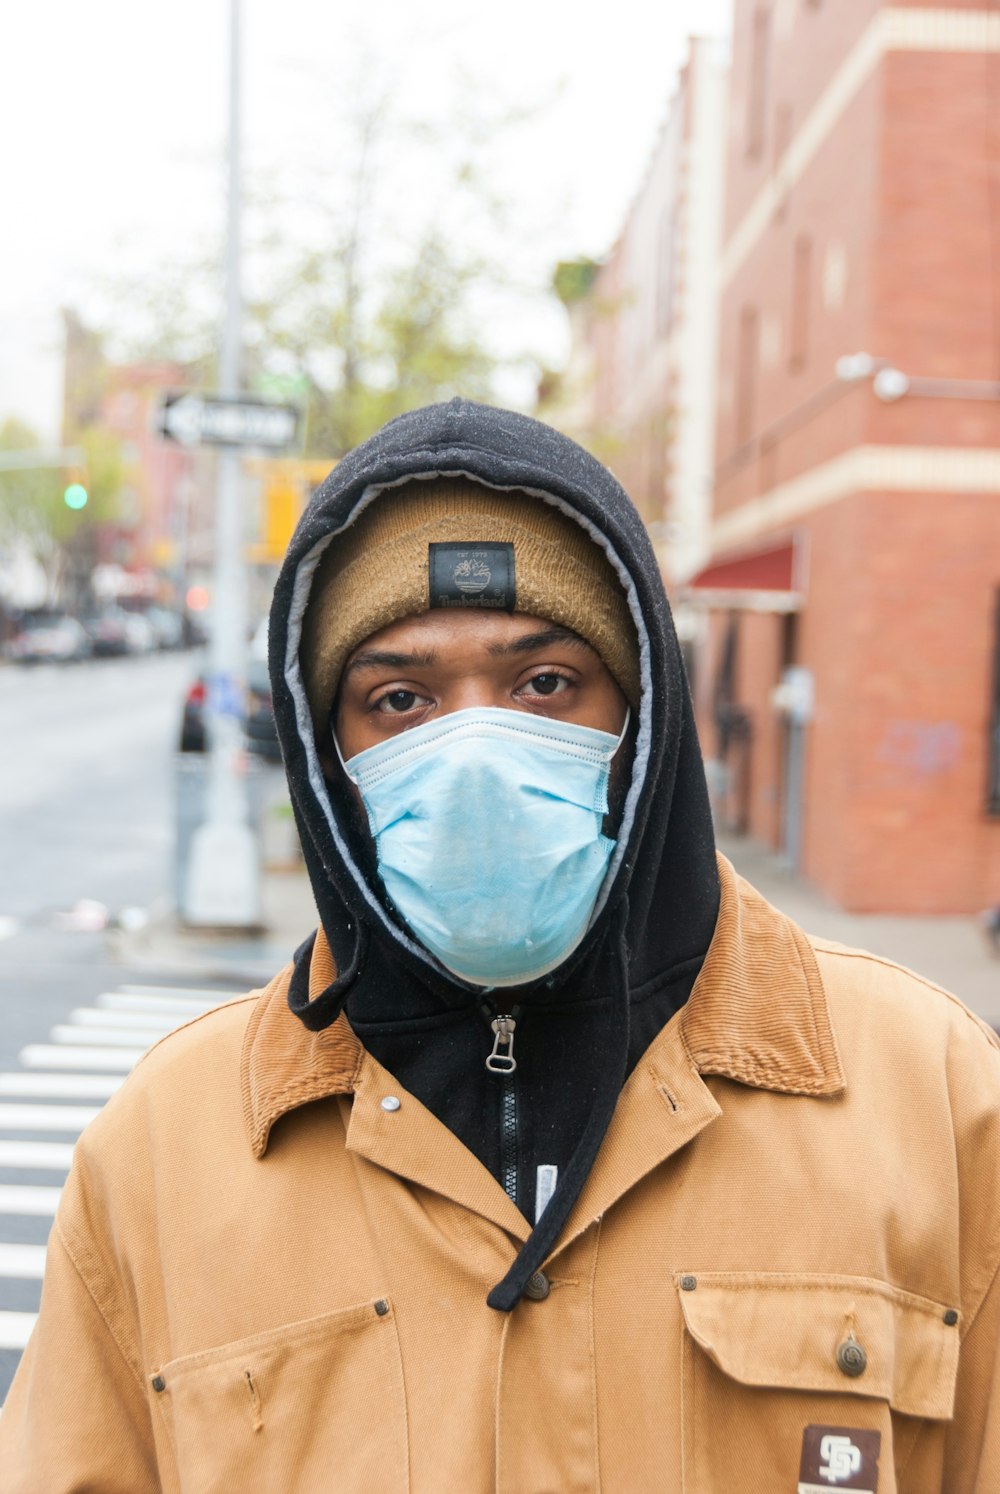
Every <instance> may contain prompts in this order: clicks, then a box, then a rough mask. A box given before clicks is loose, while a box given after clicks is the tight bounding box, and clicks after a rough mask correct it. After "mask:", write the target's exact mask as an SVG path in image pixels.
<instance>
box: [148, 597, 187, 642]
mask: <svg viewBox="0 0 1000 1494" xmlns="http://www.w3.org/2000/svg"><path fill="white" fill-rule="evenodd" d="M146 616H147V618H148V619H149V622H150V625H151V626H152V629H153V632H154V634H155V635H156V646H157V648H181V647H183V644H184V620H183V618H182V617H181V615H180V613H179V612H173V611H172V610H171V609H170V608H169V607H150V609H149V611H148V612H147V613H146Z"/></svg>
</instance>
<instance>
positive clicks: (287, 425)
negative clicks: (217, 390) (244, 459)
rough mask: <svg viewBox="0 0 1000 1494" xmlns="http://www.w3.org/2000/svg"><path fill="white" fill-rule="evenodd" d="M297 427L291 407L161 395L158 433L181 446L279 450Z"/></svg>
mask: <svg viewBox="0 0 1000 1494" xmlns="http://www.w3.org/2000/svg"><path fill="white" fill-rule="evenodd" d="M298 424H299V412H298V410H297V409H296V408H295V406H294V405H272V404H269V403H268V402H267V401H266V400H258V399H217V398H215V397H214V396H212V395H206V394H184V393H179V394H167V395H165V396H164V400H163V404H162V405H161V406H160V413H159V420H158V422H157V430H158V431H159V434H160V435H161V436H166V437H168V439H170V440H171V441H179V442H180V444H181V445H182V446H257V447H264V448H265V449H267V450H268V451H278V450H280V449H281V448H282V447H283V446H290V445H291V443H292V442H293V441H294V440H295V433H296V431H297V429H298Z"/></svg>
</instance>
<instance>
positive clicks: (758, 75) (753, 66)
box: [746, 10, 771, 161]
mask: <svg viewBox="0 0 1000 1494" xmlns="http://www.w3.org/2000/svg"><path fill="white" fill-rule="evenodd" d="M770 62H771V13H770V11H769V10H756V11H754V16H753V27H752V31H751V35H750V86H749V90H748V92H747V125H746V139H747V155H748V156H749V157H750V159H751V160H752V161H757V160H759V159H760V157H761V156H762V155H763V154H764V134H765V129H766V121H767V94H768V73H769V70H770Z"/></svg>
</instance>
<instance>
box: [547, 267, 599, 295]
mask: <svg viewBox="0 0 1000 1494" xmlns="http://www.w3.org/2000/svg"><path fill="white" fill-rule="evenodd" d="M600 268H601V267H600V265H599V264H598V262H597V260H596V259H564V260H561V261H560V263H559V264H557V265H556V268H555V271H554V273H553V276H552V289H553V290H554V291H555V293H556V295H557V296H558V297H559V299H560V301H561V302H562V303H563V305H564V306H572V305H573V303H574V302H575V301H582V300H583V298H584V296H585V295H587V293H588V291H589V290H590V288H591V286H592V285H593V283H594V281H595V280H596V279H597V276H598V273H599V272H600Z"/></svg>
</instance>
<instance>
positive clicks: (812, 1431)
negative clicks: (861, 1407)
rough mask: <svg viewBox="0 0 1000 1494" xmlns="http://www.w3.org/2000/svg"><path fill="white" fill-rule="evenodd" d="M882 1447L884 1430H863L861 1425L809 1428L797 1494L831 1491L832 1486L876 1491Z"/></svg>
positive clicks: (804, 1436) (866, 1493) (857, 1492)
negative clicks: (860, 1427)
mask: <svg viewBox="0 0 1000 1494" xmlns="http://www.w3.org/2000/svg"><path fill="white" fill-rule="evenodd" d="M881 1449H882V1433H881V1432H863V1431H861V1430H860V1429H859V1428H858V1427H806V1429H805V1431H804V1432H803V1434H802V1463H801V1465H800V1468H799V1489H798V1494H829V1491H830V1490H831V1489H853V1490H854V1491H855V1494H862V1491H863V1494H877V1490H878V1459H879V1453H880V1451H881Z"/></svg>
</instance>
